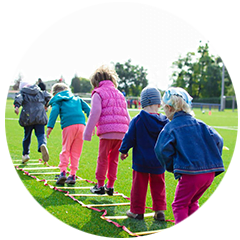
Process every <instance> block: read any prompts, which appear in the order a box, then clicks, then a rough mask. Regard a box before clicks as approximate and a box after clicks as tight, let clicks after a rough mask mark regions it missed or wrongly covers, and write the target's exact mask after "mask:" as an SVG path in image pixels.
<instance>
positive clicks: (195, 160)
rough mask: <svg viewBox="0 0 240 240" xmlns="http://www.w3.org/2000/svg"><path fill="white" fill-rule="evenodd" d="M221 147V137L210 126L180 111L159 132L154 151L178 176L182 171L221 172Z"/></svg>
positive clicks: (199, 172) (194, 172)
mask: <svg viewBox="0 0 240 240" xmlns="http://www.w3.org/2000/svg"><path fill="white" fill-rule="evenodd" d="M222 148H223V139H222V137H221V136H220V135H219V134H218V133H217V132H216V131H215V130H214V129H213V128H211V127H209V126H207V125H206V124H205V123H204V122H202V121H200V120H197V119H195V118H194V117H192V116H191V115H190V114H187V113H185V112H183V111H180V112H176V113H175V114H174V116H173V120H172V121H171V122H170V123H168V124H167V125H166V126H165V127H164V129H163V130H162V132H161V133H160V134H159V137H158V140H157V143H156V146H155V153H156V155H157V158H158V160H159V162H160V164H162V165H163V166H164V167H165V168H166V170H167V171H169V172H173V173H174V175H175V178H176V179H178V178H180V177H181V175H182V174H201V173H209V172H215V176H217V175H218V174H220V173H222V172H224V166H223V161H222V158H221V155H222Z"/></svg>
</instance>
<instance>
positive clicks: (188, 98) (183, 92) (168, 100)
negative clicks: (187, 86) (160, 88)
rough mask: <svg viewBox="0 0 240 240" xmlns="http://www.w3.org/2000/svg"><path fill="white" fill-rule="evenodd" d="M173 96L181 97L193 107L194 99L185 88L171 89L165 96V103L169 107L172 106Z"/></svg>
mask: <svg viewBox="0 0 240 240" xmlns="http://www.w3.org/2000/svg"><path fill="white" fill-rule="evenodd" d="M172 95H175V96H178V97H181V98H182V99H183V100H184V101H185V102H186V103H187V104H188V105H189V106H190V107H191V104H192V99H193V98H192V97H191V96H190V95H189V94H188V92H187V91H186V90H184V89H183V88H180V87H171V88H169V89H168V90H167V91H166V92H165V93H164V95H163V102H164V103H165V104H167V105H170V106H172V101H171V96H172Z"/></svg>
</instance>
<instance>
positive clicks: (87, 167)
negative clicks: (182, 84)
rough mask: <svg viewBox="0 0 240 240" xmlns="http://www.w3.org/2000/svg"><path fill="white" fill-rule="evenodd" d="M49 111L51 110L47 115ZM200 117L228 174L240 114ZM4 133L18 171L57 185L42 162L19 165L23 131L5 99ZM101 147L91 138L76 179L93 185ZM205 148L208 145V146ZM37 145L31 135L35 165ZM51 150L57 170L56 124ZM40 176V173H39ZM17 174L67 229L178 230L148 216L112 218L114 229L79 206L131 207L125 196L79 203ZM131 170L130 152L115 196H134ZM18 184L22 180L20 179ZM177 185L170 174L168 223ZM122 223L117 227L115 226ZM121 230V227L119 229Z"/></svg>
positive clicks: (118, 233)
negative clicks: (214, 134)
mask: <svg viewBox="0 0 240 240" xmlns="http://www.w3.org/2000/svg"><path fill="white" fill-rule="evenodd" d="M49 112H50V110H49V111H48V114H49ZM194 112H195V115H196V118H198V119H201V120H203V121H204V122H205V123H207V124H208V125H210V126H213V127H214V128H215V129H216V130H217V131H218V132H219V134H220V135H221V136H222V137H223V139H224V146H225V147H226V148H225V149H226V150H223V161H224V166H225V168H226V170H227V168H228V166H229V163H230V161H231V158H232V155H233V151H234V147H235V142H236V137H237V129H238V126H237V123H238V113H237V111H235V112H232V111H231V110H225V111H224V112H218V111H217V110H215V111H214V110H213V111H212V112H211V115H209V114H208V111H207V110H205V114H202V112H201V111H200V110H199V109H195V110H194ZM137 113H138V111H130V115H131V117H133V116H135V115H136V114H137ZM5 118H6V120H5V128H6V136H7V142H8V147H9V152H10V156H11V158H12V160H13V163H14V164H17V165H19V168H28V170H26V171H27V172H28V173H29V172H31V173H33V172H34V173H35V175H34V174H33V175H34V176H36V177H37V178H38V179H40V180H42V179H45V180H50V181H48V182H47V183H49V184H51V185H52V186H55V183H54V181H52V180H54V178H55V175H54V174H53V175H51V174H46V172H44V173H45V174H39V173H43V171H45V170H42V169H36V170H34V169H33V168H39V166H41V165H40V164H41V163H40V164H39V165H37V164H38V161H36V162H32V163H37V164H35V165H34V164H31V162H29V163H28V164H27V165H25V166H24V165H21V162H17V161H15V160H19V159H21V156H22V138H23V128H22V127H20V125H19V124H18V121H17V120H18V116H16V114H15V113H14V109H13V100H7V103H6V115H5ZM98 142H99V139H98V137H97V136H94V137H93V138H92V141H91V142H84V146H83V152H82V156H81V158H80V163H79V170H78V172H77V175H78V176H79V177H81V178H83V179H88V180H90V181H96V180H95V168H96V160H97V155H98ZM206 144H207V143H206ZM36 149H37V141H36V138H35V136H32V144H31V148H30V151H31V153H30V157H31V159H32V160H37V159H39V158H41V155H40V153H38V152H37V150H36ZM48 149H49V154H50V160H49V162H48V164H49V165H50V166H58V164H59V153H60V151H61V128H60V123H59V122H57V123H56V125H55V128H54V130H53V131H52V133H51V135H50V138H49V139H48ZM49 171H51V172H57V171H59V170H58V169H53V170H49ZM36 173H37V174H36ZM16 174H19V177H20V179H21V180H22V181H23V183H24V185H25V186H26V188H27V189H28V190H29V192H30V193H31V194H32V195H33V197H34V198H35V199H36V201H38V202H39V204H41V205H42V207H43V208H45V209H46V210H47V211H48V212H50V213H51V214H53V215H54V216H55V217H57V218H58V219H60V220H61V221H63V222H65V223H66V224H68V225H70V226H72V227H74V228H77V229H79V230H81V231H85V232H88V233H92V234H96V235H100V236H106V237H124V238H127V237H131V235H130V234H129V233H127V232H126V231H124V230H123V229H122V228H121V227H117V226H125V227H126V228H127V229H128V230H129V231H131V232H132V233H136V232H143V231H152V230H158V229H164V228H168V227H171V226H173V225H174V223H172V222H157V221H155V220H154V219H153V217H146V218H145V219H144V221H138V220H133V219H113V220H112V221H113V222H114V223H116V224H112V223H109V222H107V221H105V220H106V219H105V220H104V219H101V218H100V217H101V216H102V215H103V213H104V212H100V211H95V210H92V209H91V208H87V207H83V206H81V205H80V204H79V202H82V203H84V204H85V205H88V206H90V205H95V206H96V205H99V204H103V203H104V204H114V203H127V202H129V201H128V200H127V199H125V198H124V197H122V196H114V197H105V196H103V197H89V196H76V197H74V199H77V200H78V201H79V202H77V201H74V200H73V199H72V198H70V197H66V196H65V193H63V192H60V191H56V189H55V190H54V189H51V188H50V187H49V186H44V183H43V182H38V181H36V179H34V178H31V177H30V176H28V175H24V174H23V171H16ZM223 177H224V174H221V175H219V176H218V177H216V178H215V180H214V182H213V184H212V186H211V187H210V188H209V189H208V190H207V192H205V194H204V195H203V196H202V198H201V199H200V205H202V204H203V203H204V202H205V201H206V200H207V199H208V198H209V197H210V196H211V194H212V193H213V192H214V190H215V189H216V188H217V186H218V184H219V183H220V181H221V180H222V178H223ZM131 178H132V168H131V152H130V156H129V157H128V158H127V159H126V160H125V161H121V160H120V161H119V167H118V180H117V181H116V183H115V191H117V192H119V193H122V194H124V195H125V196H128V197H129V196H130V190H131V181H132V179H131ZM20 179H19V180H20ZM176 184H177V181H176V180H174V177H173V174H170V173H167V172H166V190H167V204H168V205H167V211H166V219H169V220H174V218H173V213H172V209H171V203H172V201H173V199H174V192H175V187H176ZM82 186H84V187H91V186H93V184H92V183H90V182H86V181H78V182H77V183H76V187H82ZM67 191H69V194H78V193H79V192H80V190H79V189H68V190H67ZM81 193H84V194H88V193H90V192H89V189H83V190H81ZM147 206H149V207H151V196H150V191H148V195H147ZM96 208H97V209H98V210H104V209H106V210H107V214H106V216H125V212H126V211H127V210H128V209H129V206H128V205H127V206H124V205H123V206H122V205H120V204H118V206H98V207H96ZM146 212H147V213H151V212H152V211H151V209H146ZM117 224H119V225H117ZM116 225H117V226H116Z"/></svg>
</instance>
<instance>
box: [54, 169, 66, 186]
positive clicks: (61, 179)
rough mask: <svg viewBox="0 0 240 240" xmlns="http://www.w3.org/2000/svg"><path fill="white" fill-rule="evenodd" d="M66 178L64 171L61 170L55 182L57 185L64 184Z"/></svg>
mask: <svg viewBox="0 0 240 240" xmlns="http://www.w3.org/2000/svg"><path fill="white" fill-rule="evenodd" d="M66 180H67V177H66V172H61V173H60V175H59V176H58V179H57V182H56V184H57V185H64V183H65V181H66Z"/></svg>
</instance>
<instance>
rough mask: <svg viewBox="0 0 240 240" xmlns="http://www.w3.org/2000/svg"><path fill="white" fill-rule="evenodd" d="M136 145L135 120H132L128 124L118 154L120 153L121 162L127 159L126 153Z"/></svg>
mask: <svg viewBox="0 0 240 240" xmlns="http://www.w3.org/2000/svg"><path fill="white" fill-rule="evenodd" d="M135 144H136V127H135V120H132V121H131V122H130V124H129V128H128V131H127V133H126V134H125V136H124V138H123V141H122V144H121V147H120V149H119V152H121V156H120V158H121V159H122V160H124V159H126V158H127V157H128V151H129V149H130V148H132V147H134V146H135Z"/></svg>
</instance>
